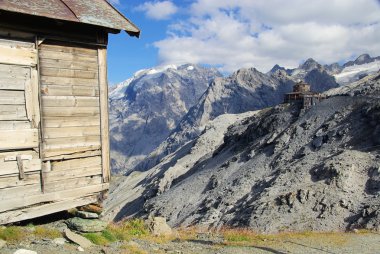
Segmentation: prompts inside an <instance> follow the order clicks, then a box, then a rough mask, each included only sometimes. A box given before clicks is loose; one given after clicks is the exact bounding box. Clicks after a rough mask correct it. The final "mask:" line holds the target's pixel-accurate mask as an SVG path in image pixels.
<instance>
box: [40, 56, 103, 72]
mask: <svg viewBox="0 0 380 254" xmlns="http://www.w3.org/2000/svg"><path fill="white" fill-rule="evenodd" d="M40 64H41V68H42V69H43V68H62V69H71V70H84V71H96V70H97V68H98V65H97V63H96V62H80V61H68V60H60V59H44V58H41V59H40Z"/></svg>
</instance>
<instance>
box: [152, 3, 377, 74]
mask: <svg viewBox="0 0 380 254" xmlns="http://www.w3.org/2000/svg"><path fill="white" fill-rule="evenodd" d="M189 9H190V11H189V17H188V19H187V20H186V21H185V22H184V21H182V22H181V23H175V24H172V25H171V26H170V27H169V31H168V37H167V38H166V39H164V40H161V41H158V42H156V43H155V44H154V45H155V46H156V47H157V48H158V49H159V58H160V61H161V62H162V63H165V64H167V63H177V64H178V63H185V62H193V63H203V64H211V65H217V66H221V69H222V70H223V71H234V70H236V69H238V68H241V67H250V66H254V67H256V68H258V69H260V70H262V71H268V70H269V69H270V68H271V67H272V66H273V65H274V64H276V63H278V64H281V65H284V66H286V67H295V66H297V65H298V64H299V62H300V61H301V60H305V59H307V58H309V57H313V58H314V59H316V60H317V61H320V62H322V63H330V62H335V61H342V60H347V59H349V58H351V57H352V56H356V55H359V54H362V53H369V54H372V55H376V56H377V55H380V43H379V41H380V4H379V2H378V1H377V0H318V1H305V0H287V1H283V0H254V1H252V0H235V1H230V0H197V1H195V2H194V3H193V4H192V5H191V6H190V8H189Z"/></svg>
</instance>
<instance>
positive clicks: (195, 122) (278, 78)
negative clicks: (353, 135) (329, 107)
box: [135, 59, 338, 171]
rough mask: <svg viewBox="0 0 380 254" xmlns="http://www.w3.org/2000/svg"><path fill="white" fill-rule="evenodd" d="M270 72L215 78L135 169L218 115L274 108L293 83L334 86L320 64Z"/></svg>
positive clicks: (247, 71) (173, 148)
mask: <svg viewBox="0 0 380 254" xmlns="http://www.w3.org/2000/svg"><path fill="white" fill-rule="evenodd" d="M274 68H275V69H276V70H275V71H274V72H273V73H271V72H270V73H269V74H267V75H266V74H263V73H261V72H259V71H257V70H256V69H254V68H250V69H241V70H239V71H237V72H235V73H234V74H232V75H231V76H230V77H227V78H217V79H215V80H214V82H212V83H211V85H210V87H209V88H208V89H207V91H206V92H205V94H204V95H203V96H202V97H201V99H200V100H199V102H198V103H197V105H195V106H194V107H192V108H191V109H190V110H189V112H188V113H187V114H186V115H185V116H184V117H183V119H182V120H181V121H180V123H179V125H178V126H177V128H176V129H175V130H174V131H173V132H172V133H171V135H170V136H169V137H168V138H167V139H166V140H165V141H164V142H163V143H162V144H161V145H160V146H159V147H158V148H157V149H156V150H155V151H154V152H152V153H151V154H150V155H149V156H148V157H147V158H146V159H145V160H144V161H143V162H141V163H140V164H138V165H137V166H136V167H135V170H142V171H143V170H147V169H149V168H152V167H154V166H155V165H157V164H158V163H159V162H160V160H161V159H162V158H163V157H164V156H166V155H168V154H170V153H172V152H174V151H176V150H177V149H178V148H179V147H181V146H182V145H184V144H185V143H186V142H188V141H190V140H193V139H194V138H196V137H197V136H199V134H200V133H201V132H202V130H203V127H204V125H205V124H206V123H207V122H208V121H210V120H213V119H215V117H217V116H219V115H222V114H237V113H242V112H247V111H251V110H257V109H262V108H266V107H270V106H273V105H277V104H279V103H281V102H282V101H283V98H284V97H283V96H284V94H285V93H288V92H290V91H292V88H293V85H294V83H295V80H297V79H303V80H306V81H307V82H308V83H310V84H311V86H312V90H313V91H317V92H321V91H325V90H327V89H330V88H333V87H337V86H338V84H337V83H336V82H335V80H334V78H333V77H332V76H330V75H329V74H328V73H327V72H326V71H325V70H324V69H323V68H322V66H321V65H320V64H318V63H317V62H315V61H314V60H312V59H309V60H308V61H307V62H305V64H304V65H302V66H301V69H297V70H292V71H290V73H291V75H292V76H289V75H288V71H287V70H284V69H283V68H281V67H277V68H276V66H275V67H274Z"/></svg>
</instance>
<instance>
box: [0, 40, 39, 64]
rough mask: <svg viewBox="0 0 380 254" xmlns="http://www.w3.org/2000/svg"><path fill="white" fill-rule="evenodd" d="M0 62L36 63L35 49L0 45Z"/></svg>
mask: <svg viewBox="0 0 380 254" xmlns="http://www.w3.org/2000/svg"><path fill="white" fill-rule="evenodd" d="M0 63H4V64H14V65H25V66H35V65H37V51H36V50H35V49H34V48H17V47H14V46H6V45H0Z"/></svg>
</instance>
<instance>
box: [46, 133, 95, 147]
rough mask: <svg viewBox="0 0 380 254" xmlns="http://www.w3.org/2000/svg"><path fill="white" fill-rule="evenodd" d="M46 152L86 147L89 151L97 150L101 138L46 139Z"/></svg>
mask: <svg viewBox="0 0 380 254" xmlns="http://www.w3.org/2000/svg"><path fill="white" fill-rule="evenodd" d="M43 147H44V149H45V150H50V149H53V150H55V149H66V148H80V147H82V148H83V147H86V149H88V150H97V149H98V148H99V147H100V136H86V137H72V138H55V139H45V140H44V143H43Z"/></svg>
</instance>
